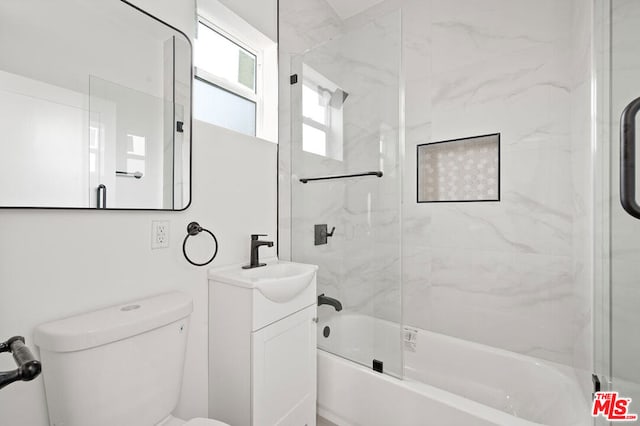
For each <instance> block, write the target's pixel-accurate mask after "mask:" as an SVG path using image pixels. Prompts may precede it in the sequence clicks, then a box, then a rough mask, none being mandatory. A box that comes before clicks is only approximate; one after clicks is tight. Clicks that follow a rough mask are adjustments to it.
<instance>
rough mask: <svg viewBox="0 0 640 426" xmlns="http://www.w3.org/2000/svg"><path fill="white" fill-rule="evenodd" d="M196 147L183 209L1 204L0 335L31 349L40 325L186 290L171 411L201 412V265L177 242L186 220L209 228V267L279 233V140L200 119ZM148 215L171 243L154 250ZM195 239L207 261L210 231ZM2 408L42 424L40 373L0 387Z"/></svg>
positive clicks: (33, 425) (3, 364) (3, 365)
mask: <svg viewBox="0 0 640 426" xmlns="http://www.w3.org/2000/svg"><path fill="white" fill-rule="evenodd" d="M193 151H194V158H193V202H192V205H191V207H190V208H189V209H188V210H186V211H185V212H175V213H174V212H156V213H150V212H142V211H141V212H97V211H85V212H80V211H42V210H0V236H1V238H0V283H1V288H2V297H0V336H2V338H3V339H4V338H8V337H10V336H13V335H24V336H26V338H27V342H28V343H29V345H30V346H31V347H33V338H32V331H33V328H34V326H36V325H37V324H39V323H42V322H45V321H50V320H53V319H56V318H60V317H64V316H68V315H72V314H75V313H79V312H83V311H86V310H91V309H95V308H98V307H103V306H108V305H110V304H115V303H121V302H124V301H127V300H130V299H134V298H138V297H143V296H148V295H152V294H156V293H160V292H163V291H167V290H181V291H184V292H186V293H188V294H190V295H191V296H193V298H194V302H195V309H194V313H193V317H192V326H191V332H190V336H189V344H188V354H187V364H186V375H185V383H184V386H183V394H182V398H181V401H180V405H179V407H178V410H177V414H178V415H181V416H184V417H193V416H206V415H207V395H208V393H207V373H206V372H207V297H208V296H207V295H208V293H207V277H206V269H207V268H197V267H194V266H191V265H190V264H188V263H187V261H186V260H185V259H184V258H183V256H182V251H181V245H182V240H183V238H184V236H185V235H186V226H187V224H188V223H189V222H190V221H192V220H196V221H198V222H199V223H200V224H201V225H202V226H204V227H206V228H208V229H210V230H211V231H212V232H214V233H215V234H216V236H217V237H218V240H219V243H220V250H219V253H218V257H217V258H216V260H215V261H214V262H213V263H212V265H211V266H220V265H226V264H232V263H238V262H243V261H246V260H248V256H249V234H251V233H266V234H269V235H270V236H271V237H274V238H275V232H276V207H275V204H276V145H274V144H271V143H268V142H264V141H259V140H256V139H255V138H251V137H247V136H243V135H240V134H236V133H233V132H230V131H227V130H224V129H220V128H216V127H214V126H210V125H208V124H204V123H200V122H196V123H195V128H194V145H193ZM152 220H168V221H169V222H170V248H169V249H166V250H151V249H150V241H151V235H150V230H151V221H152ZM196 239H198V240H200V241H194V243H195V244H194V245H193V247H192V248H193V249H194V250H193V257H194V258H196V259H197V260H201V259H205V258H206V256H207V254H208V253H207V252H206V250H208V249H209V248H210V247H206V245H207V244H206V240H205V239H206V237H205V236H204V235H202V236H198V237H196ZM199 243H202V244H199ZM199 245H202V247H198V246H199ZM200 249H201V250H200ZM262 255H263V256H268V255H275V251H274V250H273V249H265V251H264V252H263V253H262ZM13 368H15V366H14V365H13V361H12V360H11V357H10V356H4V357H2V358H0V370H9V369H13ZM43 368H44V369H46V365H45V366H43ZM87 379H90V378H87ZM0 412H2V413H3V414H2V416H3V419H4V420H3V421H6V419H10V420H11V424H12V425H14V426H21V425H24V426H40V425H46V424H47V420H46V406H45V403H44V394H43V385H42V378H38V379H36V381H35V382H30V383H16V384H14V385H12V386H11V387H8V388H6V389H4V390H3V391H2V392H1V393H0Z"/></svg>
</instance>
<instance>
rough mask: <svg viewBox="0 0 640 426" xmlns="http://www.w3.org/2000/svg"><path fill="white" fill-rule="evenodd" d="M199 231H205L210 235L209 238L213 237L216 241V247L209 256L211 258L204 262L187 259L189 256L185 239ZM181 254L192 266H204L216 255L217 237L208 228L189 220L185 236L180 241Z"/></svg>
mask: <svg viewBox="0 0 640 426" xmlns="http://www.w3.org/2000/svg"><path fill="white" fill-rule="evenodd" d="M201 232H206V233H207V234H209V235H211V238H213V241H214V242H215V243H216V249H215V251H214V252H213V256H211V259H209V260H207V261H206V262H204V263H196V262H194V261H193V260H191V259H189V256H188V255H187V240H188V239H189V237H191V236H194V235H198V234H199V233H201ZM182 254H184V257H185V259H187V262H189V263H190V264H192V265H194V266H205V265H208V264H209V263H211V262H212V261H213V259H215V258H216V256H217V255H218V239H217V238H216V236H215V235H213V232H211V231H209V230H208V229H205V228H203V227H202V226H200V224H199V223H198V222H191V223H190V224H188V225H187V236H186V237H184V241H183V242H182Z"/></svg>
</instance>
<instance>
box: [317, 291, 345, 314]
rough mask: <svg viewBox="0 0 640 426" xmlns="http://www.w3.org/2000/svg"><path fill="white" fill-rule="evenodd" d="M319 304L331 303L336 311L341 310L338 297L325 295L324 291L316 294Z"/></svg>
mask: <svg viewBox="0 0 640 426" xmlns="http://www.w3.org/2000/svg"><path fill="white" fill-rule="evenodd" d="M320 305H331V306H333V308H334V309H335V310H336V311H337V312H340V311H341V310H342V303H340V301H339V300H338V299H334V298H333V297H328V296H325V295H324V293H322V294H321V295H320V296H318V306H320Z"/></svg>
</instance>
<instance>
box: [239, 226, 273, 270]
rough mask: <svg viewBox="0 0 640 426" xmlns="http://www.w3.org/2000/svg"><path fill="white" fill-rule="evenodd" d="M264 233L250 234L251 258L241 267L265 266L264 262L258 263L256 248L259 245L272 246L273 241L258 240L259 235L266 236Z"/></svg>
mask: <svg viewBox="0 0 640 426" xmlns="http://www.w3.org/2000/svg"><path fill="white" fill-rule="evenodd" d="M266 236H267V235H266V234H251V260H250V262H249V264H248V265H245V266H243V267H242V269H252V268H259V267H260V266H266V265H267V264H266V263H260V258H259V256H258V249H259V248H260V246H267V247H273V241H260V240H259V239H258V238H259V237H266Z"/></svg>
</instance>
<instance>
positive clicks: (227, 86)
mask: <svg viewBox="0 0 640 426" xmlns="http://www.w3.org/2000/svg"><path fill="white" fill-rule="evenodd" d="M197 18H198V19H197V23H198V24H202V25H203V26H205V27H207V28H208V29H209V30H211V31H213V32H215V33H216V34H218V35H219V36H221V37H224V38H226V39H227V40H229V41H230V42H231V43H233V44H235V45H236V46H238V47H240V48H241V49H243V50H245V51H247V52H249V53H250V54H251V55H253V56H254V57H255V58H256V65H255V67H256V68H255V75H254V85H255V91H252V90H251V89H249V88H248V87H246V86H244V85H242V84H240V83H238V82H233V81H229V80H227V79H226V78H223V77H219V76H217V75H214V74H212V73H210V72H208V71H206V70H204V69H202V68H198V67H197V66H194V67H193V68H194V78H195V79H198V80H200V81H202V82H204V83H206V84H210V85H212V86H215V87H217V88H219V89H221V90H224V91H227V92H229V93H231V94H234V95H236V96H239V97H241V98H243V99H246V100H247V101H250V102H252V103H253V104H254V105H255V109H256V114H255V126H254V129H255V132H254V134H253V136H256V137H257V135H259V134H261V132H262V119H261V117H262V116H263V110H264V99H263V79H262V69H263V67H262V66H263V54H262V51H261V50H258V49H255V48H253V47H251V46H250V45H248V44H247V43H245V42H244V41H242V40H241V39H239V38H238V37H235V36H233V35H232V34H230V33H229V32H228V31H225V30H224V29H223V28H221V27H220V26H219V25H216V24H215V23H213V22H211V21H210V20H208V19H207V18H205V17H204V16H202V15H200V14H199V15H198V17H197ZM196 39H197V37H196Z"/></svg>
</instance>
